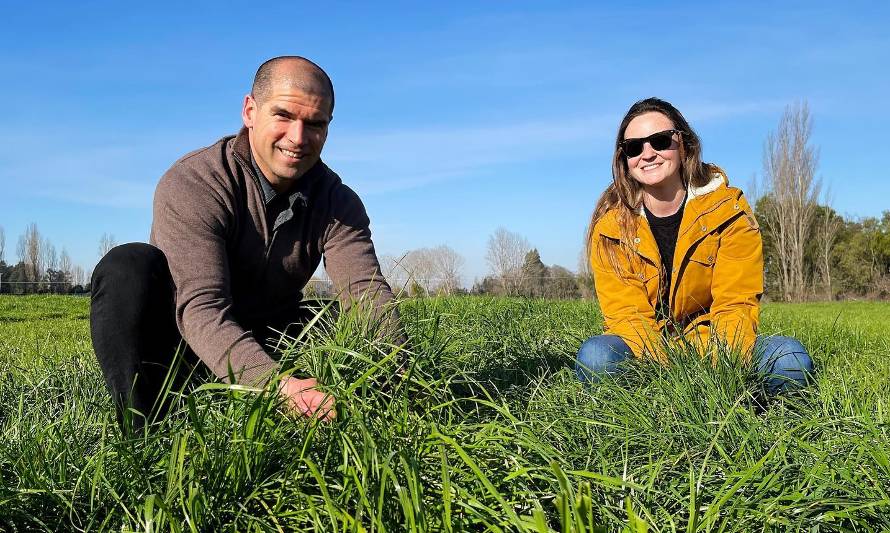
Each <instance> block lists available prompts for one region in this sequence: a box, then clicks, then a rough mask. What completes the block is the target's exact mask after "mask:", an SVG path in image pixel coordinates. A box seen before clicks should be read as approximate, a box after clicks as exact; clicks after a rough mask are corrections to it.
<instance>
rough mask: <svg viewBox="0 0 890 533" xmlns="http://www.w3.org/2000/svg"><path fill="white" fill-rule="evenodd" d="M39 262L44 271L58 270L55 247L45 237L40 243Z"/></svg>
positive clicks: (57, 256)
mask: <svg viewBox="0 0 890 533" xmlns="http://www.w3.org/2000/svg"><path fill="white" fill-rule="evenodd" d="M40 262H41V263H42V264H43V267H44V269H45V270H58V269H59V254H58V253H57V252H56V247H55V246H53V244H52V243H51V242H49V239H47V238H46V237H44V238H43V241H42V242H41V243H40Z"/></svg>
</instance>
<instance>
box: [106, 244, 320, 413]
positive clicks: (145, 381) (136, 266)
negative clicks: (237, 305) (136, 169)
mask: <svg viewBox="0 0 890 533" xmlns="http://www.w3.org/2000/svg"><path fill="white" fill-rule="evenodd" d="M174 294H175V292H174V286H173V279H172V278H171V276H170V268H169V267H168V266H167V258H166V257H165V256H164V254H163V252H161V251H160V250H159V249H157V248H155V247H154V246H151V245H149V244H143V243H131V244H124V245H121V246H117V247H115V248H113V249H112V250H111V251H109V252H108V254H106V255H105V257H103V258H102V260H101V261H99V264H98V265H96V268H95V270H94V271H93V278H92V302H91V304H90V334H91V336H92V339H93V350H94V351H95V352H96V358H97V359H98V360H99V366H100V367H101V369H102V374H104V376H105V384H106V385H107V386H108V390H109V392H111V395H112V397H113V399H114V402H115V405H116V407H117V413H118V420H119V421H121V422H122V421H123V418H124V416H123V415H124V413H125V412H127V409H128V408H132V409H133V410H135V411H138V412H139V413H142V414H143V415H145V416H146V417H159V416H162V415H163V414H164V413H165V412H166V411H167V409H168V408H169V401H168V400H169V398H170V397H171V396H170V395H165V394H164V392H165V390H167V389H169V390H180V389H181V388H182V387H183V386H184V385H186V384H187V382H188V381H189V379H190V377H191V376H193V375H194V374H201V375H205V376H209V375H210V371H209V369H208V368H207V367H206V366H205V365H203V364H200V361H199V359H198V357H197V356H196V355H195V354H194V352H192V351H191V350H190V349H188V347H187V346H186V344H185V343H184V342H182V336H181V335H180V333H179V329H178V327H177V326H176V315H175V303H174ZM288 318H292V320H290V321H292V322H299V323H303V322H305V319H306V317H305V312H301V313H300V316H295V317H288ZM290 321H288V320H276V322H277V323H276V324H275V325H274V326H277V327H278V328H281V327H282V325H286V324H287V323H288V322H290ZM279 330H280V331H281V329H279ZM254 331H257V332H258V333H259V335H256V336H257V340H258V341H259V342H260V343H261V344H262V345H264V346H265V341H266V337H267V336H271V335H272V334H273V332H272V331H271V330H270V329H269V328H267V327H261V328H257V329H256V330H254ZM263 333H265V336H264V335H263ZM143 423H144V419H142V417H134V418H133V424H134V426H137V427H138V426H141V425H142V424H143Z"/></svg>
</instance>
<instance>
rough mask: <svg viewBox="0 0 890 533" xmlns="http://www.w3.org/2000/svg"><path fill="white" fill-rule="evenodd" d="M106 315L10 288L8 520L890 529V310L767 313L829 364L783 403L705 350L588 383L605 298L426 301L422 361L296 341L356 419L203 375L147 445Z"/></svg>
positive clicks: (418, 349) (16, 525)
mask: <svg viewBox="0 0 890 533" xmlns="http://www.w3.org/2000/svg"><path fill="white" fill-rule="evenodd" d="M88 305H89V302H88V300H86V299H83V298H72V297H21V298H13V297H6V298H0V530H7V529H9V530H29V531H30V530H44V531H59V530H71V529H78V530H115V531H120V530H152V531H161V530H172V531H214V530H238V531H279V530H280V531H293V530H323V531H402V530H419V531H467V530H470V531H476V530H493V531H517V530H519V531H594V530H600V531H615V530H622V529H626V530H627V531H644V530H649V531H676V530H685V531H699V530H712V529H721V530H726V531H751V530H764V529H768V530H773V529H776V530H784V529H800V528H807V529H810V528H818V530H819V531H852V530H865V531H868V530H885V529H888V528H890V495H888V489H887V487H890V437H888V432H887V428H888V409H890V363H888V358H887V355H886V354H887V353H888V351H890V346H888V340H887V338H886V336H885V333H884V331H883V328H884V327H885V325H886V324H887V321H886V317H887V316H888V315H890V305H888V304H884V303H853V304H827V305H822V304H813V305H799V306H798V305H794V306H792V305H768V306H766V307H765V309H764V313H763V316H764V324H763V330H764V332H766V333H782V334H792V335H796V336H798V338H800V339H801V340H802V341H803V342H804V344H805V345H806V346H808V348H809V349H810V350H811V352H812V353H813V356H814V359H815V361H816V366H817V374H816V381H817V383H816V385H815V386H814V387H810V388H808V389H805V390H802V391H798V392H795V393H793V394H788V395H785V396H781V397H777V398H775V397H772V398H771V397H767V396H766V395H764V394H763V393H762V392H761V390H760V388H761V387H760V383H759V382H758V380H757V379H756V378H755V377H753V376H751V375H749V372H748V371H747V370H746V369H743V368H739V367H738V366H737V365H734V364H732V362H731V361H730V359H729V358H728V357H723V358H720V359H719V360H718V362H717V364H716V366H713V365H711V364H710V363H709V362H707V361H702V360H701V359H700V358H699V357H697V356H695V355H694V354H688V353H683V352H678V353H675V354H674V355H673V357H672V364H671V366H669V367H662V366H660V365H656V364H647V363H638V362H632V363H631V364H630V365H629V366H628V369H627V372H625V373H624V374H621V375H619V376H618V377H616V378H614V379H606V380H603V381H602V382H600V383H597V384H595V385H592V386H583V385H581V384H579V383H578V382H577V380H576V379H575V377H574V374H573V372H572V370H571V368H572V363H573V358H574V354H575V351H576V349H577V347H578V346H579V345H580V343H581V342H582V341H583V340H584V339H585V338H586V337H587V336H589V335H592V334H596V333H599V332H600V331H601V329H602V326H601V317H600V315H599V312H598V310H597V308H596V306H595V305H594V304H591V303H587V302H544V301H526V300H506V299H489V298H453V299H421V300H412V301H407V302H404V303H403V304H402V315H403V319H404V321H405V326H406V329H407V331H408V334H409V336H410V337H411V339H412V344H411V352H410V353H404V352H402V351H400V350H399V349H398V348H396V347H394V346H391V345H389V344H387V343H386V342H385V341H382V340H375V339H376V338H377V336H376V335H374V333H375V325H374V324H369V323H368V321H367V320H366V319H365V318H364V317H361V316H358V315H356V314H345V315H343V316H340V317H338V318H337V319H336V320H332V319H330V318H329V317H323V318H322V320H321V321H320V323H319V324H318V327H316V328H313V329H312V330H309V331H306V332H305V335H302V336H300V335H294V337H295V338H285V339H284V341H285V344H286V345H287V348H286V349H285V350H284V355H283V358H284V362H285V364H286V365H287V366H288V367H290V368H292V371H293V372H295V373H298V374H309V375H314V376H318V377H319V379H320V381H321V382H322V383H325V384H326V385H327V387H328V390H329V391H330V392H331V393H332V394H333V395H334V396H335V397H336V398H337V410H338V417H337V419H336V421H334V422H333V423H330V424H324V423H317V422H314V421H308V420H305V419H296V418H292V417H290V416H287V415H285V414H283V412H282V409H281V404H280V401H279V400H278V398H277V397H276V395H275V394H271V393H268V392H267V393H263V394H256V393H252V392H248V391H244V390H239V388H237V387H228V386H225V385H222V384H218V383H207V384H204V383H201V382H198V383H194V384H193V386H191V387H190V388H189V389H188V390H187V391H184V393H183V395H182V396H181V397H179V398H178V399H177V400H176V402H175V409H174V412H173V413H172V415H171V416H170V417H168V418H167V419H166V420H164V421H163V422H161V423H159V424H158V425H157V426H156V427H155V428H153V430H152V431H145V432H141V433H137V434H129V435H126V436H124V435H122V434H121V432H120V430H119V429H118V428H117V426H116V424H115V421H114V412H113V409H112V406H111V402H110V398H109V397H108V394H107V392H106V390H105V387H104V384H103V381H102V377H101V374H100V373H99V370H98V367H97V365H96V363H95V361H94V359H93V354H92V350H91V348H90V343H89V326H88V321H87V316H88ZM882 317H884V318H882ZM882 324H883V325H882ZM297 339H298V340H297ZM403 361H404V362H406V364H405V365H404V366H400V365H401V364H402V362H403ZM813 530H816V529H813Z"/></svg>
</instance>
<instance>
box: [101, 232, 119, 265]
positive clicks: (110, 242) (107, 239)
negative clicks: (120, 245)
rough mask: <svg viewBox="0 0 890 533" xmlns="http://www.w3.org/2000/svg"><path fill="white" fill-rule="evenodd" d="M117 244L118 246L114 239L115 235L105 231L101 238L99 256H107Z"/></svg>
mask: <svg viewBox="0 0 890 533" xmlns="http://www.w3.org/2000/svg"><path fill="white" fill-rule="evenodd" d="M115 246H117V241H115V240H114V235H111V234H110V233H103V234H102V237H101V238H100V239H99V258H100V259H101V258H103V257H105V254H107V253H108V251H109V250H111V249H112V248H114V247H115Z"/></svg>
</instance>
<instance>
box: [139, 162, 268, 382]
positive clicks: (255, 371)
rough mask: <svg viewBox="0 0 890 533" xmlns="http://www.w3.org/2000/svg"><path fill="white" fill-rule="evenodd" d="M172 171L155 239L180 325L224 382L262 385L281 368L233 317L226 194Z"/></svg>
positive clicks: (163, 186) (162, 186) (161, 195)
mask: <svg viewBox="0 0 890 533" xmlns="http://www.w3.org/2000/svg"><path fill="white" fill-rule="evenodd" d="M175 169H176V167H174V169H171V170H170V171H169V172H168V173H167V174H166V175H165V176H164V178H162V179H161V182H160V183H159V184H158V188H157V190H156V191H155V197H154V218H153V220H152V230H151V241H152V243H153V244H154V245H155V246H157V247H158V248H160V249H161V251H163V252H164V255H165V256H166V257H167V262H168V264H169V265H170V273H171V274H172V276H173V282H174V284H175V286H176V322H177V325H178V326H179V331H180V332H181V333H182V336H183V338H185V340H186V342H187V343H188V345H189V346H190V347H191V349H192V350H193V351H194V352H195V354H197V356H198V357H199V358H200V359H201V360H202V361H203V362H204V363H205V364H207V366H209V367H210V369H211V370H212V371H213V372H214V373H215V374H216V375H217V376H219V377H220V378H221V379H223V380H227V379H228V377H229V373H230V370H231V372H232V374H233V376H234V378H235V381H236V382H238V383H245V384H251V385H261V384H262V383H263V382H264V381H265V380H266V379H267V378H269V377H270V376H271V375H272V374H273V373H274V372H275V371H276V370H277V368H278V365H277V363H276V362H275V361H274V360H273V359H272V358H271V357H269V356H268V354H266V352H265V351H264V350H263V348H262V346H260V344H259V343H258V342H257V341H256V340H255V339H254V338H253V336H252V335H251V333H250V332H249V331H245V330H244V328H242V327H241V326H240V325H239V324H238V323H237V322H236V321H235V319H234V317H233V314H232V297H231V292H230V285H229V261H228V254H227V253H226V234H227V231H228V230H229V226H230V223H231V222H230V221H231V215H230V213H231V206H230V205H228V203H229V202H228V201H227V197H226V193H225V191H223V190H222V188H221V187H220V189H219V190H214V188H213V187H208V185H207V184H206V183H203V182H202V181H203V180H200V179H197V178H196V176H194V175H193V174H189V173H187V172H183V171H181V170H180V171H178V172H176V171H175Z"/></svg>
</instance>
